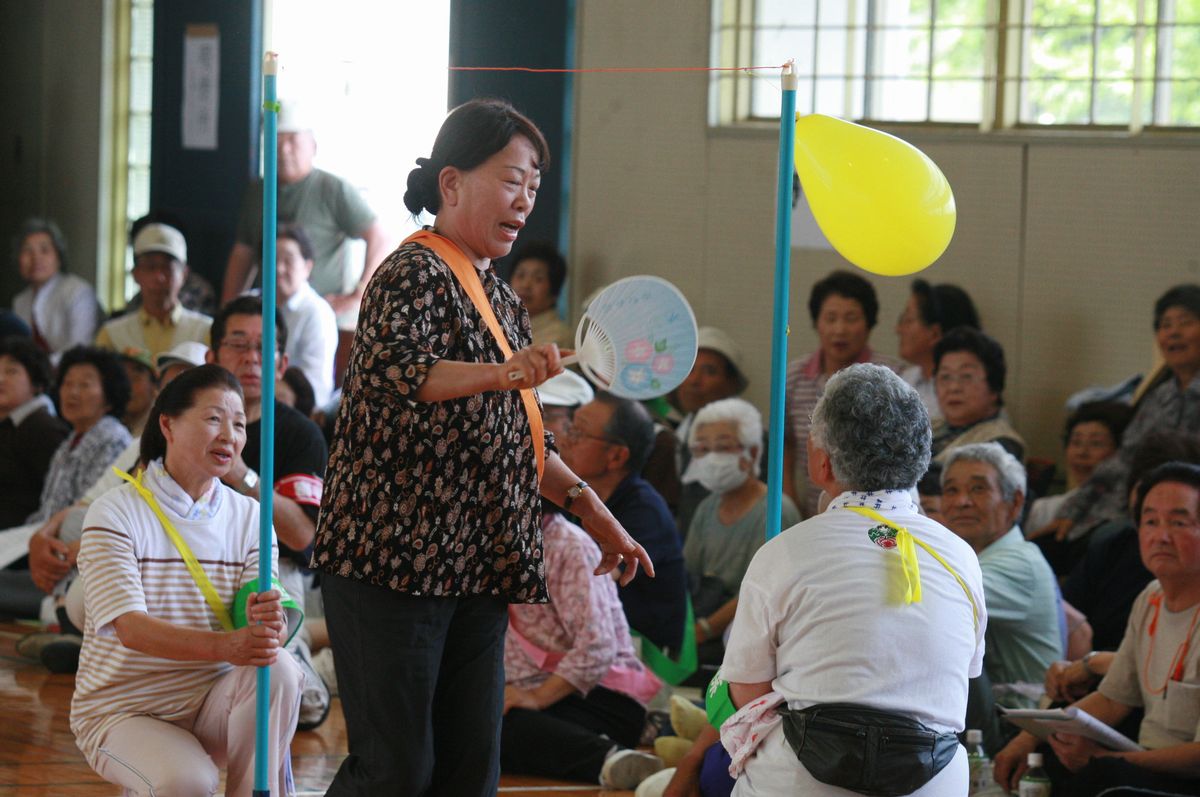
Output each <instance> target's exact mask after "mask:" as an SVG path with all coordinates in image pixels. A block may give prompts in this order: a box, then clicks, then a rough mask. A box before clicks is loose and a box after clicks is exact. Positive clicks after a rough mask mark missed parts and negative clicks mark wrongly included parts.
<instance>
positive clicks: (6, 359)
mask: <svg viewBox="0 0 1200 797" xmlns="http://www.w3.org/2000/svg"><path fill="white" fill-rule="evenodd" d="M50 373H51V372H50V360H49V358H47V356H46V353H45V352H43V351H42V350H41V349H39V348H38V347H37V346H36V345H34V343H33V341H32V340H30V339H29V338H22V337H17V336H13V337H8V338H3V339H0V529H7V528H9V527H10V526H18V525H20V524H22V523H24V522H25V518H27V517H29V515H31V514H32V513H33V512H35V511H37V508H38V496H40V495H41V494H42V486H43V484H44V483H45V480H46V472H47V471H49V470H50V460H51V458H52V457H53V456H54V452H55V451H56V450H57V449H58V446H59V444H60V443H61V442H62V441H63V439H64V438H65V437H66V436H67V435H68V434H69V433H70V426H68V425H67V422H66V421H64V420H63V419H62V418H59V417H58V416H57V415H55V414H54V404H53V402H51V401H50V397H49V396H47V395H46V389H47V388H48V387H49V386H50Z"/></svg>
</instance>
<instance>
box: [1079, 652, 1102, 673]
mask: <svg viewBox="0 0 1200 797" xmlns="http://www.w3.org/2000/svg"><path fill="white" fill-rule="evenodd" d="M1095 655H1096V651H1094V650H1092V651H1089V652H1087V653H1085V654H1083V658H1082V659H1080V660H1079V663H1080V664H1082V665H1083V671H1084V672H1086V673H1087V674H1088V675H1090V676H1091V677H1093V678H1096V677H1098V676H1099V675H1100V673H1098V672H1096V671H1095V670H1093V669H1092V657H1093V656H1095Z"/></svg>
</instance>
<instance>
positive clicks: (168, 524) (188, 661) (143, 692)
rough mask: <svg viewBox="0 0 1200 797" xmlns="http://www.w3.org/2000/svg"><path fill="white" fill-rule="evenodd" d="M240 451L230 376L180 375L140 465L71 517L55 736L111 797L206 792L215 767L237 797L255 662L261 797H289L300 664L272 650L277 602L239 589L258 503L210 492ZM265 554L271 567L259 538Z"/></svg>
mask: <svg viewBox="0 0 1200 797" xmlns="http://www.w3.org/2000/svg"><path fill="white" fill-rule="evenodd" d="M245 442H246V416H245V412H244V410H243V404H242V390H241V387H240V386H239V384H238V381H237V379H236V378H234V377H233V375H231V374H230V373H229V372H228V371H226V370H224V369H223V368H221V367H220V366H217V365H205V366H200V367H198V368H194V369H192V370H190V371H187V372H186V373H184V374H183V375H181V376H179V377H178V378H177V379H175V380H174V381H173V382H171V384H170V385H168V386H167V388H166V389H165V390H164V391H163V392H162V393H161V394H160V395H159V397H158V400H157V401H156V402H155V405H154V408H153V410H152V411H151V414H150V418H149V420H148V422H147V424H146V431H145V433H144V434H143V436H142V442H141V461H142V462H143V463H145V464H146V469H145V471H144V472H143V473H142V474H141V475H140V476H139V477H138V478H137V479H136V480H134V479H132V478H130V479H129V483H127V484H123V485H122V486H120V487H117V488H114V489H113V490H110V491H109V492H107V493H105V494H104V495H103V496H102V497H101V498H99V499H98V500H97V501H95V502H94V503H93V504H92V506H91V508H90V509H89V510H88V513H87V517H86V519H85V520H84V527H83V540H82V543H81V547H80V552H79V569H80V572H81V574H82V577H83V579H84V603H85V608H86V617H87V619H86V621H85V624H84V625H85V627H84V642H83V651H82V653H81V656H80V661H79V675H78V677H77V679H76V686H75V697H74V700H73V701H72V704H71V730H72V731H74V733H75V738H76V743H77V744H78V745H79V748H80V750H82V751H83V753H84V755H85V756H86V758H87V761H88V763H89V764H90V765H91V766H92V768H93V769H95V770H96V772H97V773H99V774H100V776H101V777H103V778H105V779H106V780H109V781H111V782H113V783H115V784H117V785H119V786H123V787H124V788H125V794H127V795H153V794H171V795H211V794H213V793H215V792H216V791H217V789H218V787H219V785H220V771H219V769H218V767H221V766H225V767H227V770H228V771H227V778H226V788H225V794H227V795H229V796H230V797H234V795H237V796H238V797H241V796H242V795H246V796H248V795H250V794H251V792H252V788H253V762H254V728H255V680H256V679H255V668H256V667H259V666H268V665H269V666H270V668H271V670H270V673H271V693H270V714H271V719H270V721H271V728H272V731H273V733H272V737H271V739H270V741H269V756H270V763H269V771H270V773H271V778H270V780H271V782H270V789H271V794H276V795H279V794H288V795H290V794H293V793H294V791H293V788H292V784H291V783H290V780H291V778H290V767H289V760H290V759H289V758H288V745H289V744H290V742H291V738H292V734H293V733H294V732H295V729H296V718H297V711H298V709H299V702H300V686H301V675H300V670H299V668H298V667H297V666H296V664H295V662H294V661H292V659H291V658H290V657H289V656H279V655H278V654H279V651H280V650H281V649H282V647H283V644H284V641H285V639H286V638H287V625H286V623H285V620H284V610H283V605H282V603H281V599H282V596H281V595H280V593H279V592H278V591H275V590H271V591H268V592H263V593H261V594H259V595H256V594H254V593H253V592H251V590H253V589H255V584H252V582H254V581H255V578H256V575H257V572H258V555H259V548H258V502H257V501H255V500H253V499H251V498H247V497H245V496H242V495H240V494H238V493H237V492H235V491H234V490H232V489H230V488H229V487H226V486H225V485H224V484H222V483H221V476H222V475H224V474H225V472H226V471H227V470H228V469H229V467H230V465H231V464H232V463H233V462H234V461H235V460H236V459H237V458H238V456H240V454H241V450H242V446H243V445H244V444H245ZM270 553H271V558H272V572H277V571H278V567H277V556H278V554H277V549H276V548H275V546H274V545H272V550H271V552H270ZM189 562H190V564H191V565H193V566H194V567H193V568H191V569H189ZM193 574H194V575H193ZM239 593H248V594H247V596H246V599H245V603H244V605H245V609H244V612H239V611H237V607H238V606H240V605H241V601H236V602H235V597H240V596H239ZM231 606H232V607H234V609H233V610H232V611H231V610H230V609H228V608H227V607H231ZM239 614H240V615H241V617H240V618H239V617H238V615H239ZM230 615H233V616H232V617H231V616H230ZM235 624H236V625H237V626H239V627H237V629H236V630H234V626H235Z"/></svg>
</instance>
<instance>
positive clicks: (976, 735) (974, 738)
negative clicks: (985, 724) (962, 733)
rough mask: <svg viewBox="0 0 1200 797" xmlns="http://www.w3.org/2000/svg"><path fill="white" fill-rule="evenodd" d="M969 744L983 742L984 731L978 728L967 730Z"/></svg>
mask: <svg viewBox="0 0 1200 797" xmlns="http://www.w3.org/2000/svg"><path fill="white" fill-rule="evenodd" d="M967 744H983V731H981V730H979V729H977V728H972V729H971V730H969V731H967Z"/></svg>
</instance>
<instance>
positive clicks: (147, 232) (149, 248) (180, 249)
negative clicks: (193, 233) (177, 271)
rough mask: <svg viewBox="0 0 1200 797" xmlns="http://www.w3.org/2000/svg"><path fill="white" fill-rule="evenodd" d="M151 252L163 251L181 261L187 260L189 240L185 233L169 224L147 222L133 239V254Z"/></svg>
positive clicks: (135, 255)
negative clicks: (185, 238)
mask: <svg viewBox="0 0 1200 797" xmlns="http://www.w3.org/2000/svg"><path fill="white" fill-rule="evenodd" d="M149 252H162V253H164V254H168V255H170V256H171V257H173V258H175V259H176V260H178V261H179V262H180V263H186V262H187V242H186V241H185V240H184V238H183V233H181V232H180V231H179V230H177V229H175V228H174V227H172V226H170V225H169V224H147V225H146V226H145V227H143V228H142V229H141V230H139V231H138V234H137V237H136V238H134V239H133V256H134V257H137V256H139V255H144V254H147V253H149Z"/></svg>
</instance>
